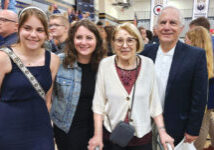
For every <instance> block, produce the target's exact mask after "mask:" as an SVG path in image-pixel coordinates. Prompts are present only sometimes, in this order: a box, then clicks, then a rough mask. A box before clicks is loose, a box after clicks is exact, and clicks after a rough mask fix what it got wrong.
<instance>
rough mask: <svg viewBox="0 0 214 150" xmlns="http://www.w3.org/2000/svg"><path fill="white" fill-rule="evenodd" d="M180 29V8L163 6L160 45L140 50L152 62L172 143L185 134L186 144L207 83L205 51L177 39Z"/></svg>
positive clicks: (195, 131) (191, 137)
mask: <svg viewBox="0 0 214 150" xmlns="http://www.w3.org/2000/svg"><path fill="white" fill-rule="evenodd" d="M182 30H183V24H182V19H181V15H180V12H179V10H178V9H177V8H175V7H172V6H168V7H165V8H164V9H163V10H162V12H161V14H160V15H159V17H158V22H157V33H158V37H159V41H160V44H153V45H147V47H146V48H145V49H144V51H143V52H142V54H143V55H145V56H147V57H150V58H151V59H153V61H154V62H155V67H156V71H157V82H158V86H159V91H160V92H159V94H160V98H161V99H162V105H163V109H164V112H163V115H164V121H165V128H166V131H167V133H168V134H169V135H170V136H172V137H173V138H174V140H175V142H174V144H175V145H177V144H178V143H179V142H180V141H181V140H182V139H183V138H184V137H185V141H186V142H189V143H191V142H193V141H194V140H195V139H196V138H197V136H198V134H199V131H200V127H201V122H202V118H203V114H204V110H205V105H206V101H207V85H208V84H207V83H208V76H207V67H206V57H205V51H204V50H202V49H199V48H196V47H191V46H189V45H186V44H184V43H182V42H180V41H179V40H178V38H179V34H180V33H181V32H182ZM157 128H158V127H157Z"/></svg>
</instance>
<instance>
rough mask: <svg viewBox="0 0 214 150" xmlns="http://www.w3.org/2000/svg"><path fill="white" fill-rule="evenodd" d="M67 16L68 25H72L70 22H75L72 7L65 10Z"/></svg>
mask: <svg viewBox="0 0 214 150" xmlns="http://www.w3.org/2000/svg"><path fill="white" fill-rule="evenodd" d="M67 15H68V21H69V23H72V21H75V10H74V8H73V7H69V8H68V9H67Z"/></svg>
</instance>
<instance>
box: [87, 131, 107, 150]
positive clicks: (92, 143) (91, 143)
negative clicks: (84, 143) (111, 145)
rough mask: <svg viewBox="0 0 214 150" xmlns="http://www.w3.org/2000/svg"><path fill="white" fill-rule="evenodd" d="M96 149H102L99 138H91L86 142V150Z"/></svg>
mask: <svg viewBox="0 0 214 150" xmlns="http://www.w3.org/2000/svg"><path fill="white" fill-rule="evenodd" d="M96 147H99V150H102V149H103V140H102V137H100V136H96V135H95V136H93V137H92V138H91V139H90V140H89V142H88V150H95V148H96Z"/></svg>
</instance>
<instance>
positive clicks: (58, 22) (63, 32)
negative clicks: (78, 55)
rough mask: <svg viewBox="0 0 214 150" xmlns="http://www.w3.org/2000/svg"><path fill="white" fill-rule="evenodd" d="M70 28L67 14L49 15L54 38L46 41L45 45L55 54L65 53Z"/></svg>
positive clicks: (50, 28) (51, 32)
mask: <svg viewBox="0 0 214 150" xmlns="http://www.w3.org/2000/svg"><path fill="white" fill-rule="evenodd" d="M69 28H70V24H69V22H68V19H67V18H66V17H65V16H63V15H62V14H53V15H51V16H50V17H49V30H50V34H51V36H52V39H51V40H50V41H49V42H48V43H46V45H45V47H46V48H47V49H48V50H50V51H52V52H54V53H55V54H59V53H63V52H64V49H65V41H66V39H67V38H68V31H69Z"/></svg>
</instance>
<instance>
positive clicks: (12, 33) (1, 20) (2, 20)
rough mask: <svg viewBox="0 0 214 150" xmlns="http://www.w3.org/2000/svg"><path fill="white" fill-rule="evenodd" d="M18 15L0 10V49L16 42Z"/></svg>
mask: <svg viewBox="0 0 214 150" xmlns="http://www.w3.org/2000/svg"><path fill="white" fill-rule="evenodd" d="M17 31H18V15H17V14H16V13H14V12H13V11H11V10H0V36H1V37H2V39H1V41H0V47H2V46H9V45H11V44H14V43H16V42H17V38H18V36H17Z"/></svg>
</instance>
